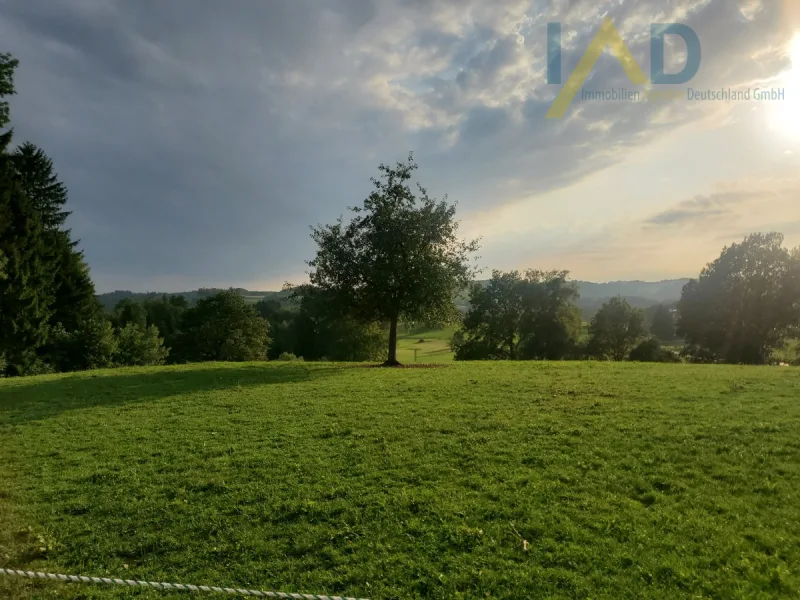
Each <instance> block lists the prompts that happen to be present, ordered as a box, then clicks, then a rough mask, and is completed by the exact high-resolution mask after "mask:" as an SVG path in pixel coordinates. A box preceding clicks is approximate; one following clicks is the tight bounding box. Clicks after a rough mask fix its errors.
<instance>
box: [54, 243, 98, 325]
mask: <svg viewBox="0 0 800 600" xmlns="http://www.w3.org/2000/svg"><path fill="white" fill-rule="evenodd" d="M51 239H53V243H54V245H55V254H56V256H55V261H56V263H55V278H54V281H53V285H54V288H55V296H54V298H53V304H52V310H53V314H52V315H51V317H50V323H51V324H52V325H55V324H56V323H61V324H62V325H64V327H66V328H67V329H68V330H74V329H76V328H77V327H78V326H79V325H80V323H82V322H84V321H86V320H88V319H92V318H93V317H95V316H98V315H99V314H100V313H101V306H100V303H99V302H98V301H97V299H96V298H95V295H94V283H93V282H92V278H91V276H90V274H89V265H87V264H86V260H85V259H84V257H83V254H82V253H81V252H80V251H78V250H76V249H75V245H74V243H73V242H71V241H70V239H69V236H68V235H67V234H66V233H64V232H61V231H59V232H55V233H53V234H52V237H51Z"/></svg>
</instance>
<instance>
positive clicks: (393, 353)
mask: <svg viewBox="0 0 800 600" xmlns="http://www.w3.org/2000/svg"><path fill="white" fill-rule="evenodd" d="M383 364H384V366H386V367H396V366H398V365H399V364H400V363H399V362H397V317H396V316H394V317H392V321H391V324H390V325H389V359H388V360H387V361H386V362H385V363H383Z"/></svg>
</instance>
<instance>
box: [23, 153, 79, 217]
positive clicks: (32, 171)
mask: <svg viewBox="0 0 800 600" xmlns="http://www.w3.org/2000/svg"><path fill="white" fill-rule="evenodd" d="M13 157H14V162H15V164H16V168H17V173H18V176H19V180H20V185H21V186H22V191H23V192H24V193H25V194H26V195H27V196H28V197H29V198H30V199H31V200H32V201H33V205H34V207H35V208H36V210H37V211H39V213H40V214H41V216H42V226H43V227H44V229H45V230H46V231H54V230H58V229H60V228H61V227H62V225H64V222H65V221H66V220H67V217H68V216H69V215H70V213H69V212H68V211H65V210H64V205H65V204H66V202H67V187H66V186H65V185H64V184H63V183H62V182H61V181H59V179H58V175H57V174H56V173H55V172H54V170H53V161H52V160H50V158H49V157H48V156H47V155H46V154H45V153H44V152H43V151H42V150H41V149H39V148H37V147H36V146H35V145H33V144H31V143H30V142H25V143H24V144H22V146H20V147H19V148H17V149H16V150H15V151H14V153H13Z"/></svg>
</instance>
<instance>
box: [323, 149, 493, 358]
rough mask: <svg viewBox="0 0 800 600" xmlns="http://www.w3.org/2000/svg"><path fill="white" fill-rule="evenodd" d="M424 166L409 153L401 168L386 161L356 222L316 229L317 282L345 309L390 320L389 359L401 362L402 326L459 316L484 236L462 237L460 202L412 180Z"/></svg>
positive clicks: (362, 316) (355, 210)
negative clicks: (458, 218)
mask: <svg viewBox="0 0 800 600" xmlns="http://www.w3.org/2000/svg"><path fill="white" fill-rule="evenodd" d="M416 169H417V164H416V163H415V162H414V160H413V157H412V156H411V155H409V157H408V161H407V162H405V163H397V165H396V166H395V167H389V166H386V165H383V164H382V165H380V167H379V170H380V173H381V175H380V178H379V179H372V183H373V185H374V188H375V189H374V191H373V192H372V193H371V194H370V196H369V197H368V198H367V199H366V200H364V203H363V205H362V206H361V207H352V208H351V209H350V210H351V211H352V212H353V213H354V216H353V217H352V219H351V220H350V222H349V223H344V222H343V220H342V219H339V221H337V222H336V223H334V224H333V225H325V226H318V227H316V228H314V229H313V233H312V236H311V237H312V238H313V240H314V241H315V242H316V243H317V245H318V250H317V255H316V257H315V258H314V259H313V260H312V261H310V262H309V263H308V264H309V266H310V267H311V271H310V278H311V283H312V284H313V285H314V286H316V287H317V288H319V289H320V290H321V291H323V292H326V293H328V294H329V297H330V298H331V301H332V302H333V303H334V304H335V305H336V307H337V309H338V310H340V311H341V312H342V313H346V314H349V315H351V316H353V317H355V318H356V319H358V320H360V321H364V322H369V323H372V322H376V321H381V322H386V323H388V324H389V338H388V359H387V360H386V363H385V364H386V365H388V366H393V365H397V364H399V363H398V361H397V324H398V322H399V321H400V320H401V319H402V320H409V321H427V320H433V321H436V322H439V323H444V322H453V321H455V320H456V319H457V318H458V315H459V313H458V309H457V308H456V305H455V303H454V301H453V300H454V298H455V297H456V295H457V294H458V293H459V292H460V291H461V290H463V289H464V288H465V287H466V286H467V285H468V283H469V281H470V280H471V278H472V274H473V269H471V267H470V264H469V256H470V255H471V254H472V253H473V252H474V251H476V250H477V248H478V243H477V241H472V242H464V241H461V240H460V239H459V238H458V236H457V233H458V222H457V221H456V220H455V210H456V209H455V205H451V204H448V203H447V202H446V200H442V201H436V200H434V199H433V198H431V197H429V196H428V192H427V191H426V190H425V188H423V187H422V186H420V185H417V193H415V192H414V191H412V189H411V187H410V186H409V185H408V181H409V180H410V179H411V177H412V173H413V172H414V171H415V170H416Z"/></svg>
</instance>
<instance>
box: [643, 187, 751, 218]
mask: <svg viewBox="0 0 800 600" xmlns="http://www.w3.org/2000/svg"><path fill="white" fill-rule="evenodd" d="M747 198H748V195H747V194H746V193H743V192H728V193H722V194H717V195H714V196H698V197H697V198H693V199H691V200H686V201H685V202H681V203H680V204H678V205H677V206H674V207H672V208H670V209H669V210H666V211H664V212H662V213H659V214H657V215H655V216H654V217H652V218H650V219H648V220H647V223H648V224H650V225H681V224H685V223H687V222H690V221H709V220H711V219H714V218H716V217H721V216H723V215H725V214H728V213H730V207H729V206H728V205H729V204H730V203H735V202H741V201H742V200H745V199H747Z"/></svg>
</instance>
